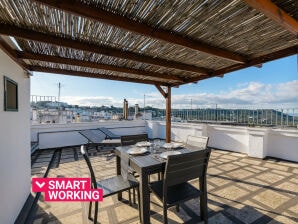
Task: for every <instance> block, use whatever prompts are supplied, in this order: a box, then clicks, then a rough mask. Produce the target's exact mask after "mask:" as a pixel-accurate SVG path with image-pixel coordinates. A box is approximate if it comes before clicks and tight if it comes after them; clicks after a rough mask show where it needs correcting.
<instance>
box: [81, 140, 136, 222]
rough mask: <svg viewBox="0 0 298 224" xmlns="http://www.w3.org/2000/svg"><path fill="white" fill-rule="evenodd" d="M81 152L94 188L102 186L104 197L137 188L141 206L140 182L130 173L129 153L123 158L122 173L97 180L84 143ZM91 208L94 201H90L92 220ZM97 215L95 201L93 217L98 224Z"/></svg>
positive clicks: (90, 208)
mask: <svg viewBox="0 0 298 224" xmlns="http://www.w3.org/2000/svg"><path fill="white" fill-rule="evenodd" d="M81 153H82V155H83V157H84V159H85V161H86V163H87V166H88V168H89V171H90V176H91V187H92V188H93V189H97V188H102V189H103V197H104V198H105V197H108V196H111V195H114V194H117V193H121V192H123V191H127V190H130V189H137V197H138V207H139V206H140V205H139V201H140V192H139V182H138V181H137V179H136V178H135V177H134V176H133V175H131V174H130V173H128V159H129V157H128V155H127V154H126V155H123V157H124V156H127V158H126V159H125V158H123V159H121V175H117V176H114V177H110V178H107V179H104V180H100V181H96V178H95V175H94V171H93V168H92V165H91V162H90V159H89V157H88V154H87V153H86V150H85V146H84V145H82V146H81ZM129 198H130V193H129ZM129 200H130V199H129ZM91 210H92V202H91V201H90V203H89V212H88V219H90V220H92V218H91ZM139 211H140V209H139ZM97 216H98V201H96V202H95V210H94V218H93V221H94V224H97Z"/></svg>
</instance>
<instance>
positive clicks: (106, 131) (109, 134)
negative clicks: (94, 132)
mask: <svg viewBox="0 0 298 224" xmlns="http://www.w3.org/2000/svg"><path fill="white" fill-rule="evenodd" d="M98 130H100V131H101V132H103V133H104V134H105V135H106V138H107V139H120V135H116V134H114V133H113V132H111V131H110V130H109V129H107V128H106V127H100V128H98Z"/></svg>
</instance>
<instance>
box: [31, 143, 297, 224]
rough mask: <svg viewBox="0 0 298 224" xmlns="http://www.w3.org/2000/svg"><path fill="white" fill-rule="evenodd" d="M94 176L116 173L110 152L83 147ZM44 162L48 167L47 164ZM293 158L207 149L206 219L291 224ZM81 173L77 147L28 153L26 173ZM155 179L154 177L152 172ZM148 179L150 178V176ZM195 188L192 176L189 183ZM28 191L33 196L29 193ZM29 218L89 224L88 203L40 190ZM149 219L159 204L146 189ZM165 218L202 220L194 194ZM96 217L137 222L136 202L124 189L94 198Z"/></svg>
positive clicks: (155, 217) (157, 218)
mask: <svg viewBox="0 0 298 224" xmlns="http://www.w3.org/2000/svg"><path fill="white" fill-rule="evenodd" d="M88 152H89V158H90V161H91V163H92V166H93V169H94V173H95V176H96V179H97V180H102V179H106V178H109V177H113V176H115V175H116V157H115V156H113V157H107V156H106V152H102V151H100V152H98V151H97V150H96V149H95V148H90V149H89V151H88ZM48 166H49V169H48ZM297 175H298V165H297V163H293V162H287V161H282V160H275V159H265V160H262V159H256V158H251V157H248V156H247V155H245V154H242V153H235V152H229V151H222V150H214V149H213V150H212V152H211V155H210V160H209V164H208V169H207V176H206V182H207V193H208V222H209V223H297V221H298V219H297V211H298V208H297V201H298V190H297V187H296V186H297V184H298V183H297ZM43 176H47V177H87V176H89V169H88V166H87V165H86V162H85V161H84V159H83V156H82V155H81V153H80V148H79V147H69V148H62V149H57V150H50V149H49V150H38V151H36V152H35V153H34V154H33V155H32V177H43ZM152 178H155V180H157V176H154V175H153V176H152ZM152 181H153V179H152ZM191 183H192V184H193V185H194V186H195V187H198V183H197V181H192V182H191ZM32 195H33V196H35V195H34V194H33V193H32ZM32 210H33V212H31V213H30V215H29V216H28V217H29V218H31V219H32V221H33V223H91V222H92V221H89V220H88V218H87V217H88V203H80V202H76V203H68V202H55V203H53V202H51V203H48V202H45V201H44V200H43V196H42V195H40V197H39V200H38V202H37V204H36V206H33V209H32ZM150 221H151V223H163V209H162V203H161V202H160V201H159V200H158V198H156V196H154V194H152V193H151V194H150ZM168 221H169V223H203V221H201V213H200V202H199V199H198V198H196V199H192V200H189V201H187V202H185V203H181V204H180V211H179V212H177V211H176V209H175V207H172V208H169V209H168ZM98 222H100V223H102V224H104V223H140V221H139V211H138V205H137V204H132V206H129V197H128V193H126V192H124V193H123V195H122V200H120V201H118V197H117V195H113V196H111V197H107V198H105V199H104V201H103V202H101V203H99V212H98Z"/></svg>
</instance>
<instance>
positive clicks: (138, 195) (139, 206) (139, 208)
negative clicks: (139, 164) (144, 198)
mask: <svg viewBox="0 0 298 224" xmlns="http://www.w3.org/2000/svg"><path fill="white" fill-rule="evenodd" d="M137 197H138V210H139V218H140V223H142V220H141V205H140V201H141V200H140V188H139V187H137Z"/></svg>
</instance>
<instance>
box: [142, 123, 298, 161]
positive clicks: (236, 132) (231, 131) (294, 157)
mask: <svg viewBox="0 0 298 224" xmlns="http://www.w3.org/2000/svg"><path fill="white" fill-rule="evenodd" d="M147 129H148V134H149V137H150V138H163V139H164V138H165V122H157V121H147ZM189 135H199V136H200V135H201V136H208V137H209V146H210V147H213V148H217V149H222V150H229V151H234V152H240V153H246V154H247V155H248V156H251V157H256V158H265V157H267V156H270V157H276V158H280V159H285V160H290V161H295V162H298V129H297V130H296V129H274V128H261V127H255V128H251V127H238V126H228V125H214V124H193V123H172V129H171V138H172V140H173V141H179V142H186V140H187V136H189Z"/></svg>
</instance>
